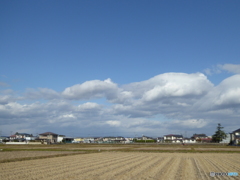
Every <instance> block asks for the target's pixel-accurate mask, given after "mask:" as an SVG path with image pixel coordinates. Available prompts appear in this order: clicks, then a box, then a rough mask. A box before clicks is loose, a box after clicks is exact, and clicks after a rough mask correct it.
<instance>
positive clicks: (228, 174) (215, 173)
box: [210, 172, 238, 177]
mask: <svg viewBox="0 0 240 180" xmlns="http://www.w3.org/2000/svg"><path fill="white" fill-rule="evenodd" d="M210 176H211V177H215V176H238V173H237V172H210Z"/></svg>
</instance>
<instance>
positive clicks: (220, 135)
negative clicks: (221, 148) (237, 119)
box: [212, 123, 227, 143]
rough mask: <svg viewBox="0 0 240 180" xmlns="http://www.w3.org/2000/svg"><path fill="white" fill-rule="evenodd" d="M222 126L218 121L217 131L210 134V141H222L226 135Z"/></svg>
mask: <svg viewBox="0 0 240 180" xmlns="http://www.w3.org/2000/svg"><path fill="white" fill-rule="evenodd" d="M223 128H224V127H222V126H221V124H220V123H218V126H217V131H216V132H215V134H214V135H213V136H212V141H213V142H217V143H219V142H220V141H222V140H223V139H226V137H227V135H226V133H225V132H224V131H223V130H222V129H223Z"/></svg>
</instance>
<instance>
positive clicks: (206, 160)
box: [0, 152, 240, 180]
mask: <svg viewBox="0 0 240 180" xmlns="http://www.w3.org/2000/svg"><path fill="white" fill-rule="evenodd" d="M0 172H1V173H0V179H3V180H13V179H14V180H15V179H18V180H21V179H24V180H26V179H36V180H40V179H43V180H48V179H49V180H50V179H51V180H54V179H57V180H71V179H74V180H79V179H80V180H98V179H99V180H102V179H103V180H139V179H152V180H153V179H161V180H180V179H182V180H188V179H189V180H198V179H200V180H201V179H202V180H205V179H239V176H238V177H229V176H221V177H219V176H218V177H214V178H213V177H211V176H210V175H209V173H210V172H238V173H240V156H239V154H238V153H149V152H100V153H92V154H79V155H71V156H64V157H54V158H47V159H35V160H27V161H19V162H8V163H1V164H0Z"/></svg>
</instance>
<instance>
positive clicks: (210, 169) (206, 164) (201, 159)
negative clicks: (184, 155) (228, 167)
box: [198, 155, 221, 179]
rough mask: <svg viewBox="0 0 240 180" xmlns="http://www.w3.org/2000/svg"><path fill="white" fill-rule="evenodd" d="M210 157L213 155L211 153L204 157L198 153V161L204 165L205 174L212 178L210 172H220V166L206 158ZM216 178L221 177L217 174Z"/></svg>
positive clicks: (206, 176)
mask: <svg viewBox="0 0 240 180" xmlns="http://www.w3.org/2000/svg"><path fill="white" fill-rule="evenodd" d="M205 157H206V158H208V159H210V158H211V156H209V155H205V156H202V157H199V155H198V162H199V165H200V166H201V167H202V169H203V173H204V175H205V178H208V179H209V178H211V176H210V172H219V168H218V167H216V166H215V165H214V164H213V163H209V161H207V160H206V158H205ZM215 179H221V178H220V177H218V176H216V177H215Z"/></svg>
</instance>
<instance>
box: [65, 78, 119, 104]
mask: <svg viewBox="0 0 240 180" xmlns="http://www.w3.org/2000/svg"><path fill="white" fill-rule="evenodd" d="M117 90H118V87H117V85H116V84H115V83H113V82H112V81H111V79H106V80H104V81H100V80H92V81H86V82H84V83H83V84H77V85H74V86H72V87H68V88H66V89H65V90H64V91H63V92H62V95H63V97H65V98H68V99H72V100H88V99H93V98H101V97H107V98H109V99H111V98H113V97H115V94H116V91H117Z"/></svg>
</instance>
